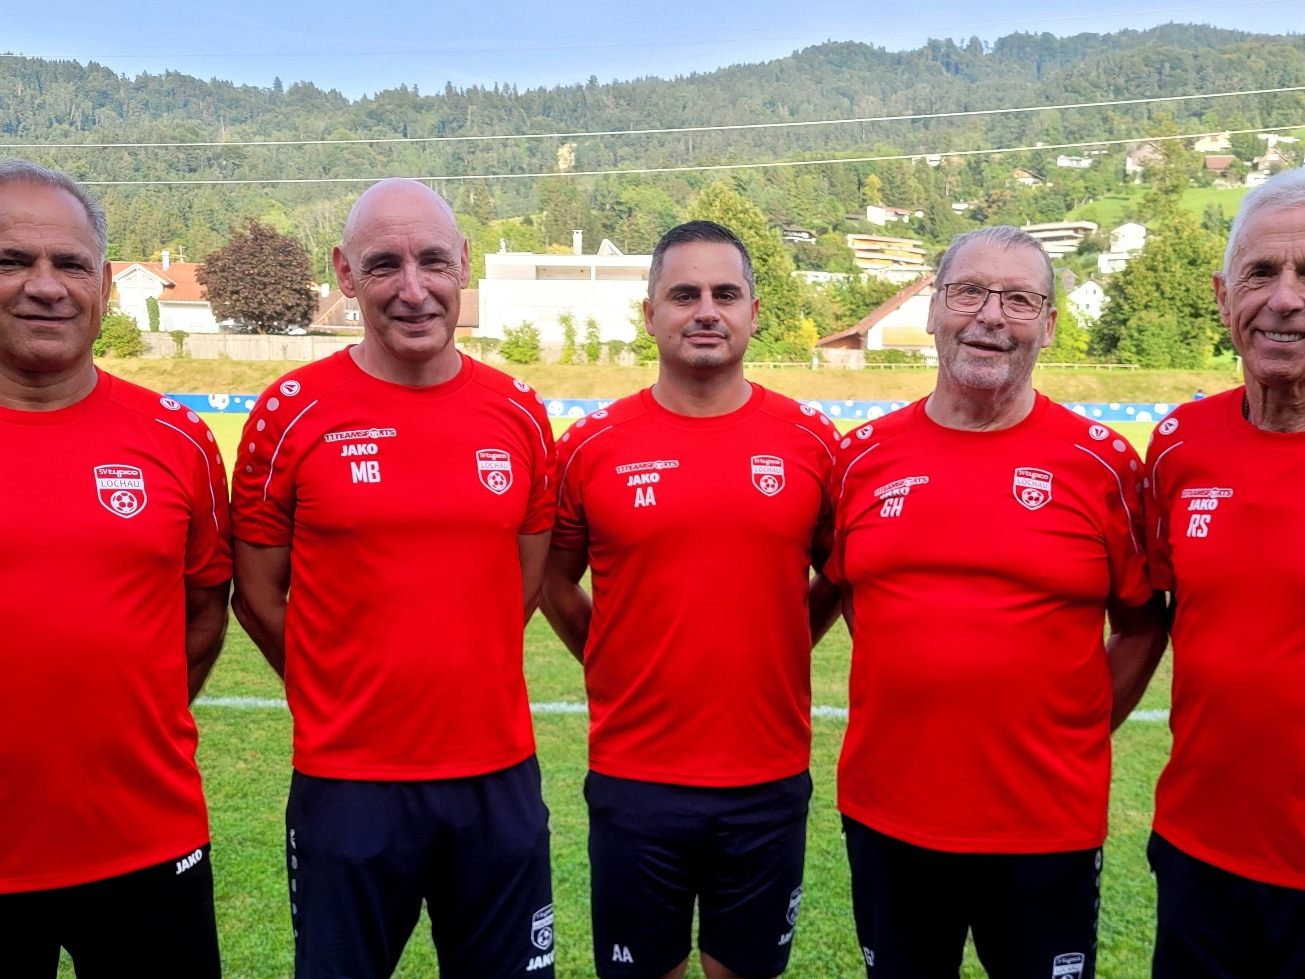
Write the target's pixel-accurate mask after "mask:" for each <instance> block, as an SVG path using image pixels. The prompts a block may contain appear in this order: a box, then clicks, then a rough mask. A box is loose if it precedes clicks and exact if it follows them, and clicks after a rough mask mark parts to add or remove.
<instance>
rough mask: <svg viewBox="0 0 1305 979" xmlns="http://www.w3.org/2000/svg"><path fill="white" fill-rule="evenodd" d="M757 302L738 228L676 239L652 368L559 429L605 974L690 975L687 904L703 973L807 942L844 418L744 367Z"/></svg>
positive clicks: (657, 268)
mask: <svg viewBox="0 0 1305 979" xmlns="http://www.w3.org/2000/svg"><path fill="white" fill-rule="evenodd" d="M759 302H760V300H758V298H757V296H756V292H755V287H754V282H753V274H752V262H751V258H750V257H749V255H748V251H747V248H746V247H745V246H744V245H743V243H742V242H741V241H740V240H739V239H738V237H737V236H736V235H735V234H734V233H733V232H732V231H730V230H729V229H728V228H725V227H722V226H721V225H718V224H713V223H711V222H709V221H693V222H690V223H688V224H684V225H680V226H679V227H677V228H673V229H672V230H671V231H669V232H667V234H666V235H665V236H664V237H663V238H662V239H661V241H660V242H658V244H657V246H656V248H655V249H654V251H653V258H652V267H651V270H650V272H649V277H648V298H647V299H645V300H644V303H643V314H644V325H645V327H646V329H647V331H648V333H649V334H650V335H651V336H652V337H653V339H654V340H656V342H657V349H658V375H657V381H656V383H655V384H653V386H652V387H650V388H648V389H646V390H643V391H640V392H639V393H637V394H634V395H631V396H630V397H627V398H623V399H621V400H619V401H617V402H615V403H613V404H612V405H610V406H608V407H607V408H605V409H603V410H602V411H597V412H594V413H593V414H592V415H589V416H588V417H587V418H583V419H581V420H580V421H578V422H576V423H575V424H574V425H573V426H572V427H571V429H570V430H569V431H568V432H567V433H566V434H565V435H563V436H562V438H561V440H560V442H559V464H558V473H559V492H560V499H559V507H558V517H557V527H556V529H555V530H554V533H553V547H552V552H551V555H550V559H549V566H548V572H547V574H546V576H545V586H544V610H545V612H546V614H547V615H548V618H549V621H550V622H551V623H552V624H553V627H554V629H556V630H557V633H558V635H559V636H561V638H562V640H563V641H564V642H565V643H566V645H567V647H568V648H569V649H570V650H571V652H572V653H574V654H575V656H576V657H577V658H578V659H580V660H581V661H582V662H583V663H584V671H585V687H586V690H587V691H588V698H589V714H590V735H589V767H590V772H589V775H588V779H587V781H586V784H585V797H586V799H587V800H588V803H589V857H590V864H591V869H592V898H593V900H592V911H593V926H594V959H595V967H596V969H597V972H598V975H599V976H601V977H604V979H609V977H610V979H616V977H639V979H655V977H661V976H668V977H678V976H682V975H684V973H685V970H686V968H687V967H688V960H689V953H690V950H691V948H692V945H693V936H692V922H693V912H694V903H695V901H696V902H697V905H698V917H699V932H698V948H699V950H700V952H701V959H702V966H703V970H704V972H705V973H706V975H707V976H708V977H709V979H723V977H734V976H750V977H763V976H776V975H778V974H779V973H781V972H783V971H784V969H785V967H786V965H787V963H788V958H789V951H790V949H791V948H792V943H793V938H794V932H795V927H796V924H797V918H798V908H799V906H800V904H801V901H802V862H803V854H804V847H805V842H806V820H807V804H808V800H809V798H810V795H811V778H810V776H809V775H808V773H807V766H808V763H809V758H810V750H811V643H812V625H811V621H812V620H813V619H814V620H815V622H816V624H817V631H819V629H820V627H821V626H822V625H828V622H829V620H830V619H831V618H832V617H833V616H834V615H835V614H836V606H835V602H836V593H835V592H834V591H833V589H831V588H829V587H828V585H827V584H826V583H825V582H824V580H823V579H821V578H816V579H815V584H812V581H811V579H810V572H811V568H812V566H813V565H815V566H816V567H817V568H818V567H819V566H820V565H821V564H823V562H824V556H825V550H826V548H827V545H826V544H825V543H824V542H823V538H824V537H825V536H826V533H825V531H826V528H827V521H828V517H829V511H828V503H827V498H826V494H825V484H826V480H827V477H828V475H829V472H830V468H831V466H832V464H833V458H834V449H835V448H836V445H837V434H836V433H835V432H834V429H833V426H832V425H831V424H830V422H829V419H827V418H826V417H824V416H823V415H821V414H819V413H818V412H816V411H814V410H812V409H811V408H808V407H806V406H805V405H799V404H798V403H797V402H795V401H792V400H790V399H789V398H785V397H781V396H780V395H778V394H775V393H774V392H771V391H767V390H766V389H765V388H762V387H760V386H759V385H756V384H752V383H750V382H749V381H748V380H747V379H746V378H745V377H744V376H743V364H742V362H743V356H744V352H745V351H746V350H747V347H748V341H749V340H750V339H751V337H752V335H753V334H754V333H755V332H756V329H757V310H758V307H759ZM586 568H588V569H590V570H591V571H592V590H593V597H592V600H591V599H590V596H589V594H587V593H586V592H585V591H584V590H583V588H582V587H581V585H580V581H581V578H582V576H583V575H584V572H585V570H586ZM809 593H810V595H811V600H810V602H809V601H808V594H809Z"/></svg>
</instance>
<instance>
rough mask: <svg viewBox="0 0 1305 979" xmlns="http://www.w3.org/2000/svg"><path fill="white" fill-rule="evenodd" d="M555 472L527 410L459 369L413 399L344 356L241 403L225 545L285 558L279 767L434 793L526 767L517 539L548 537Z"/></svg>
mask: <svg viewBox="0 0 1305 979" xmlns="http://www.w3.org/2000/svg"><path fill="white" fill-rule="evenodd" d="M552 458H553V438H552V432H551V429H550V428H549V424H548V417H547V414H546V413H545V411H544V408H543V406H542V404H541V403H540V400H539V397H538V395H536V394H535V393H534V392H533V391H531V390H530V388H529V387H527V386H526V385H525V384H522V383H521V382H519V381H513V380H512V379H511V378H509V377H508V376H507V375H505V374H503V373H501V372H499V371H496V370H494V369H493V368H490V367H486V366H485V365H483V364H480V363H478V362H476V361H475V360H472V359H471V358H469V357H464V358H462V366H461V368H460V370H459V372H458V374H457V375H456V376H455V377H453V378H452V379H451V380H449V381H447V382H445V383H443V384H439V385H436V386H434V387H428V388H417V387H408V386H405V385H400V384H391V383H388V382H386V381H382V380H379V379H377V378H375V377H372V376H371V375H369V374H367V373H365V372H364V371H363V370H361V369H360V368H359V367H358V366H357V365H356V364H355V363H354V361H353V358H352V356H351V354H350V352H349V351H348V350H345V351H341V352H340V353H338V354H336V355H334V356H332V357H328V358H327V359H325V360H322V361H318V362H317V363H314V364H310V365H308V366H307V367H303V368H301V369H299V370H296V371H292V372H291V373H290V374H287V375H286V376H285V377H283V378H282V379H281V380H279V381H277V382H276V383H274V384H273V385H272V386H271V387H270V388H268V390H267V391H266V392H264V394H263V395H262V397H260V398H259V399H258V403H257V404H256V405H255V406H254V410H253V411H252V412H251V413H250V416H249V422H248V423H247V424H246V426H245V431H244V435H243V436H242V438H241V446H240V453H239V457H238V459H237V464H236V472H235V477H234V480H233V488H232V499H233V509H234V515H235V532H236V537H237V538H239V539H240V540H242V541H247V542H248V543H251V544H258V545H266V546H273V547H278V546H279V547H290V549H291V552H290V564H291V572H290V604H289V609H288V612H287V618H286V637H285V642H286V673H285V680H286V697H287V699H288V700H289V702H290V709H291V711H292V712H293V714H294V766H295V768H296V769H298V770H299V771H301V772H304V773H305V774H308V775H314V776H318V777H322V778H347V779H373V780H388V779H395V780H421V779H445V778H462V777H466V776H471V775H483V774H485V773H486V772H491V771H497V770H499V769H503V768H506V767H508V766H510V765H515V764H517V763H518V762H520V761H522V760H523V759H525V758H527V757H529V756H530V754H531V753H532V752H533V751H534V737H533V733H532V730H531V725H530V705H529V702H528V700H527V698H526V685H525V679H524V677H523V675H522V658H521V636H522V625H523V618H524V610H523V607H522V606H523V602H522V582H521V562H520V557H519V553H518V549H517V536H518V535H519V534H535V533H541V532H543V531H546V530H548V529H549V527H550V526H551V525H552V521H553V511H554V504H553V491H552V487H551V486H550V485H549V476H550V467H551V463H552Z"/></svg>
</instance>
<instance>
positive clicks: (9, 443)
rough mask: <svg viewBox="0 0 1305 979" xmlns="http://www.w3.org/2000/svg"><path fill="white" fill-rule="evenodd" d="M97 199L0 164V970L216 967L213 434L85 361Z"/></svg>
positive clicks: (223, 595)
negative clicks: (207, 790)
mask: <svg viewBox="0 0 1305 979" xmlns="http://www.w3.org/2000/svg"><path fill="white" fill-rule="evenodd" d="M106 238H107V225H106V221H105V217H104V211H103V210H101V208H100V206H99V205H98V204H97V203H96V202H95V201H94V200H92V199H91V197H90V196H89V195H88V194H87V193H86V191H85V190H83V189H82V188H81V187H79V186H78V185H77V184H76V183H74V182H73V180H72V179H71V178H69V177H68V176H67V175H66V174H63V173H59V172H58V171H55V170H48V169H46V168H44V167H40V166H36V165H34V164H31V163H25V162H21V161H16V160H10V161H5V162H3V163H0V448H3V450H4V453H5V457H6V459H7V460H8V465H7V467H6V471H5V475H4V477H3V478H0V513H3V514H4V515H5V526H4V531H3V541H4V543H3V546H0V622H2V623H3V624H4V626H3V627H4V638H3V640H0V676H3V680H0V841H2V842H0V963H2V964H0V972H3V973H4V974H5V975H7V976H8V975H12V976H21V977H24V979H53V977H54V975H55V974H56V972H57V971H58V966H59V949H60V947H61V946H62V947H63V948H65V949H67V950H68V952H69V953H70V954H71V956H72V959H73V964H74V966H75V967H76V970H77V975H78V976H79V977H81V979H115V977H118V976H139V977H141V979H166V977H170V976H181V975H184V976H193V977H195V979H214V977H217V976H219V975H220V974H221V963H220V960H219V957H218V944H217V927H216V922H215V919H214V913H213V875H212V870H211V865H210V862H209V859H208V856H209V828H208V815H207V812H206V810H205V806H204V793H203V790H202V788H201V785H200V776H199V769H198V767H197V766H196V764H195V748H196V743H197V733H196V730H195V722H194V720H193V718H192V717H191V714H190V710H189V707H188V703H189V699H193V698H194V696H195V695H196V694H197V693H198V692H199V689H200V687H201V686H202V685H203V683H204V679H205V677H207V676H208V672H209V670H210V669H211V668H212V666H213V662H214V660H215V659H216V658H217V655H218V651H219V650H220V649H221V646H222V637H223V635H224V634H225V632H226V624H227V593H228V583H229V582H230V579H231V547H230V541H229V539H228V520H227V489H226V477H225V472H224V470H223V467H222V459H221V457H220V456H219V454H218V451H217V448H216V445H215V443H214V440H213V435H212V433H211V432H209V430H208V428H207V427H206V426H205V425H204V423H203V422H202V421H201V420H200V418H199V416H198V415H196V414H195V413H194V412H188V411H186V410H185V408H183V407H182V406H181V405H180V404H178V403H177V402H176V401H174V400H172V399H171V398H164V397H160V396H159V395H157V394H154V393H153V392H151V391H147V390H145V389H144V388H139V387H136V386H135V385H134V384H128V383H127V382H126V381H123V380H121V379H119V378H116V377H113V376H112V375H109V374H106V373H105V372H103V371H101V370H99V369H98V368H97V367H96V366H95V362H94V360H93V359H92V347H93V344H94V342H95V338H96V337H97V336H98V335H99V331H100V321H101V318H102V317H103V315H104V310H105V305H106V303H107V302H108V298H109V290H110V286H111V279H110V276H109V268H108V265H107V263H106V262H105V260H104V252H105V242H106Z"/></svg>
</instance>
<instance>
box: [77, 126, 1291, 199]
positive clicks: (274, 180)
mask: <svg viewBox="0 0 1305 979" xmlns="http://www.w3.org/2000/svg"><path fill="white" fill-rule="evenodd" d="M1302 127H1305V122H1301V123H1296V124H1294V125H1290V126H1262V127H1259V128H1256V129H1232V130H1224V132H1226V133H1227V134H1228V135H1229V136H1242V135H1245V134H1247V133H1276V132H1286V131H1289V130H1292V129H1300V128H1302ZM1207 135H1209V133H1208V132H1198V133H1181V134H1179V135H1177V136H1127V137H1124V138H1122V139H1091V140H1085V141H1083V142H1078V143H1044V144H1036V145H1033V146H1002V147H993V148H991V149H978V150H939V151H937V152H933V153H892V154H886V155H882V156H856V157H830V158H826V159H820V160H770V161H765V162H761V163H710V164H699V165H694V164H690V165H687V166H678V167H631V168H629V169H624V170H622V169H611V170H563V171H554V170H540V171H533V172H529V173H475V174H437V175H434V176H412V177H411V179H413V180H424V181H434V182H439V181H444V182H463V181H468V180H528V179H529V180H535V179H540V178H542V177H610V176H637V175H639V174H650V173H690V172H706V171H713V170H771V169H775V168H778V167H816V166H831V165H836V164H847V163H887V162H890V161H893V160H923V159H924V158H926V157H940V158H946V157H968V156H995V155H997V154H1000V153H1031V152H1034V151H1037V150H1068V149H1085V148H1088V147H1094V146H1120V145H1123V144H1125V143H1162V142H1169V141H1172V140H1176V139H1200V138H1201V137H1202V136H1207ZM394 176H407V175H405V174H381V175H379V176H370V177H248V178H234V177H228V178H222V179H213V180H207V179H205V180H81V181H79V183H82V184H86V185H89V186H97V187H188V186H194V187H204V186H221V185H238V184H369V183H375V182H376V181H377V180H384V179H385V178H386V177H394Z"/></svg>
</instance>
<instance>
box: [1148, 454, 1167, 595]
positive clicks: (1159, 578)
mask: <svg viewBox="0 0 1305 979" xmlns="http://www.w3.org/2000/svg"><path fill="white" fill-rule="evenodd" d="M1168 448H1170V443H1169V442H1168V441H1167V440H1164V439H1162V438H1160V437H1157V436H1152V439H1151V444H1150V445H1149V446H1147V450H1146V468H1145V475H1144V477H1143V481H1142V487H1143V489H1142V510H1143V516H1144V521H1145V526H1146V554H1147V566H1148V568H1149V571H1150V576H1151V587H1152V588H1154V589H1156V590H1157V591H1173V590H1174V564H1173V555H1172V553H1171V551H1170V548H1169V514H1168V499H1167V496H1166V494H1165V492H1164V489H1163V480H1162V477H1161V472H1160V469H1161V465H1160V463H1161V459H1162V457H1163V456H1164V455H1165V453H1166V451H1167V450H1168Z"/></svg>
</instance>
